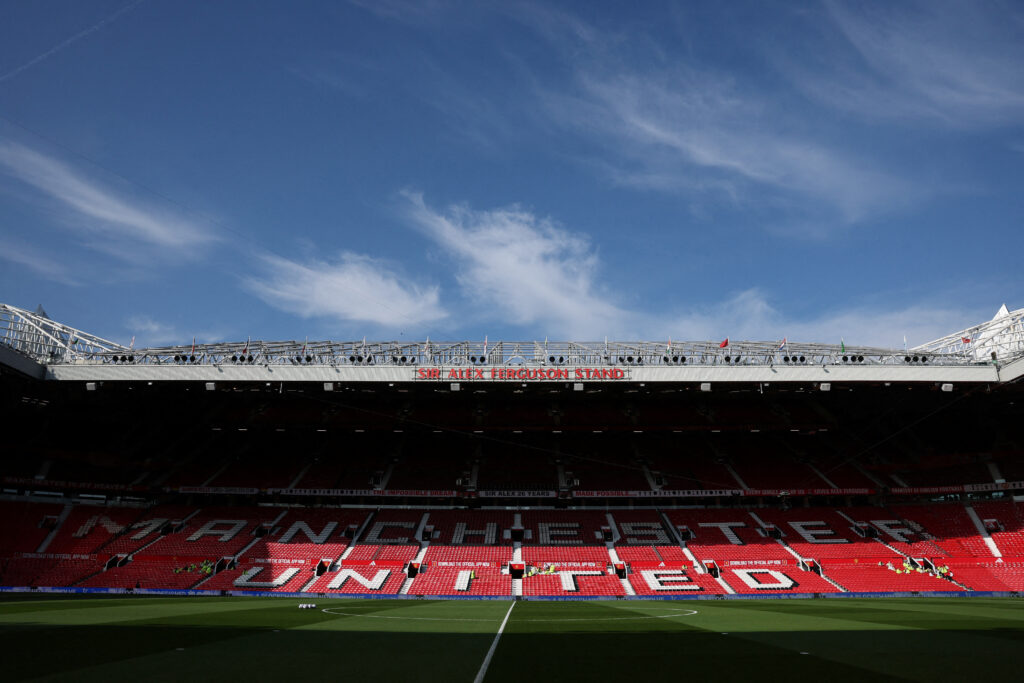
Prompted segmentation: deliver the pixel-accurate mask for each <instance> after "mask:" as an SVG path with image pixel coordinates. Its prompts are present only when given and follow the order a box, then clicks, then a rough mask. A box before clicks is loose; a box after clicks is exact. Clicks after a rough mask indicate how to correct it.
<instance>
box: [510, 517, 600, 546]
mask: <svg viewBox="0 0 1024 683" xmlns="http://www.w3.org/2000/svg"><path fill="white" fill-rule="evenodd" d="M520 517H521V519H522V523H523V528H524V529H526V530H527V531H529V532H530V533H529V538H526V537H525V536H524V539H523V545H524V547H525V546H526V545H564V546H581V545H602V546H603V545H604V544H605V541H604V536H603V535H602V528H603V527H608V526H609V525H608V516H607V515H606V514H605V513H603V512H585V511H546V510H545V511H536V512H523V513H522V514H521V515H520ZM545 529H546V531H545ZM545 535H547V538H545Z"/></svg>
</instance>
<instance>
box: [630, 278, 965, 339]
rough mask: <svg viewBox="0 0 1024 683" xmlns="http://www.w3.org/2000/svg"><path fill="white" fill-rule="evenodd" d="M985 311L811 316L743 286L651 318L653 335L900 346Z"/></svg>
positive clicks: (858, 311) (918, 309)
mask: <svg viewBox="0 0 1024 683" xmlns="http://www.w3.org/2000/svg"><path fill="white" fill-rule="evenodd" d="M984 318H985V316H984V314H983V313H981V312H978V311H973V310H969V309H966V308H963V307H959V306H948V305H946V306H944V305H932V304H929V303H924V304H919V305H912V306H893V307H884V306H875V307H870V306H864V307H858V308H848V309H838V310H831V311H826V312H824V313H821V314H819V315H814V316H808V317H797V316H793V315H792V314H787V313H785V312H783V311H781V310H779V309H778V308H777V307H776V306H774V305H773V304H772V303H771V301H770V299H769V297H768V296H767V295H766V294H765V293H764V292H763V291H761V290H758V289H749V290H745V291H741V292H738V293H736V294H734V295H733V296H730V297H728V298H726V299H724V300H722V301H720V302H716V303H714V304H710V305H706V306H702V307H701V308H700V309H699V310H694V311H689V312H682V313H679V314H676V315H668V316H665V317H659V318H656V319H651V320H648V321H646V326H647V327H648V329H649V330H650V331H651V332H652V333H653V336H658V337H663V336H665V333H664V332H662V330H668V331H669V332H670V333H672V334H673V335H674V337H673V338H677V339H701V340H702V339H718V338H724V337H727V336H728V337H730V338H732V339H734V340H739V339H746V340H762V341H763V340H775V339H782V338H788V339H789V340H790V341H801V342H821V343H838V342H839V340H840V339H843V340H845V342H846V343H847V344H849V345H854V344H856V345H860V346H878V347H881V348H900V347H902V345H903V336H904V335H906V337H907V340H908V343H909V344H910V346H914V345H915V344H923V343H925V342H928V341H931V340H933V339H938V338H940V337H943V336H945V335H947V334H950V333H952V332H956V331H957V330H960V329H964V328H965V327H969V326H970V325H973V324H975V323H978V322H981V321H982V320H984Z"/></svg>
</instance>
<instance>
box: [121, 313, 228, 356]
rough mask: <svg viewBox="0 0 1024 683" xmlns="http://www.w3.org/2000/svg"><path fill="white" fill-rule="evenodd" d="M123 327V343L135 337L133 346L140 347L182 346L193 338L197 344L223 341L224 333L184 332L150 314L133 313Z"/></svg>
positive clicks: (209, 331)
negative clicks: (126, 334)
mask: <svg viewBox="0 0 1024 683" xmlns="http://www.w3.org/2000/svg"><path fill="white" fill-rule="evenodd" d="M124 329H125V330H126V331H127V333H128V339H125V340H124V344H125V345H128V344H129V339H131V338H134V339H135V348H136V349H141V348H146V347H153V346H183V345H186V344H190V343H191V342H192V339H193V338H195V340H196V342H197V343H199V344H211V343H214V342H219V341H223V340H224V338H225V335H224V333H223V332H222V331H219V330H213V329H206V330H200V331H189V332H185V331H182V330H180V329H179V328H178V327H177V326H176V325H172V324H170V323H166V322H162V321H159V320H156V319H154V318H153V317H152V316H150V315H146V314H141V315H133V316H131V317H129V318H128V319H127V320H125V323H124Z"/></svg>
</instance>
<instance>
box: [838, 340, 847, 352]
mask: <svg viewBox="0 0 1024 683" xmlns="http://www.w3.org/2000/svg"><path fill="white" fill-rule="evenodd" d="M839 353H846V340H845V339H843V338H842V337H840V338H839Z"/></svg>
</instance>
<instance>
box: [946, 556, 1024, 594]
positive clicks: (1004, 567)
mask: <svg viewBox="0 0 1024 683" xmlns="http://www.w3.org/2000/svg"><path fill="white" fill-rule="evenodd" d="M981 566H982V567H984V568H985V569H987V570H988V571H989V573H990V574H992V576H993V577H995V578H996V579H998V580H999V581H1000V582H1001V583H1002V584H1004V585H1005V586H1006V587H1007V588H1008V589H1009V590H1013V591H1024V561H1022V560H1007V561H1004V562H987V563H985V564H983V565H981ZM951 569H953V572H954V575H953V578H955V579H957V580H958V581H959V580H960V574H961V573H962V572H963V570H964V568H963V567H951ZM994 590H1005V589H994Z"/></svg>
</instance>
